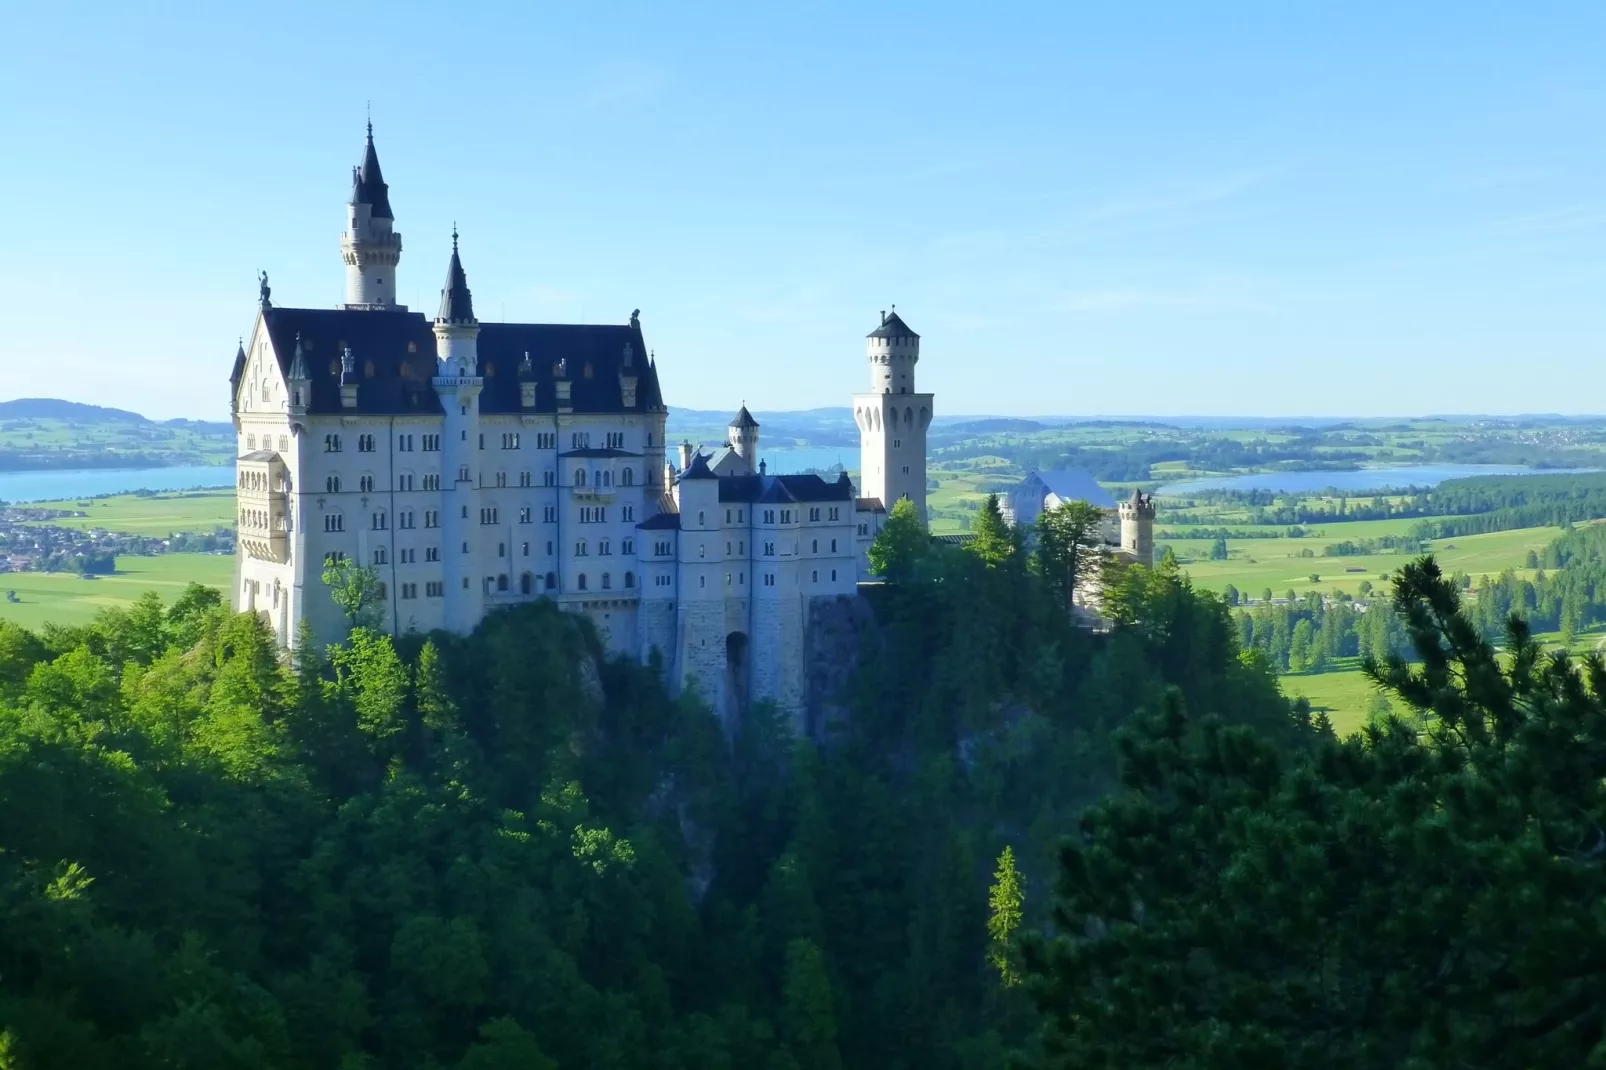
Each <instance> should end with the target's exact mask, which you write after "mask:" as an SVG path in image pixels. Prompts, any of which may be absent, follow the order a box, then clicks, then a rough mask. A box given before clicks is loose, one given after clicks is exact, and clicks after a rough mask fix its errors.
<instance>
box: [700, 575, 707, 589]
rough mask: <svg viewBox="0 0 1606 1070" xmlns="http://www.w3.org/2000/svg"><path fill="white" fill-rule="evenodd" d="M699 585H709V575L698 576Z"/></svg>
mask: <svg viewBox="0 0 1606 1070" xmlns="http://www.w3.org/2000/svg"><path fill="white" fill-rule="evenodd" d="M697 586H699V587H707V586H708V577H707V576H698V577H697Z"/></svg>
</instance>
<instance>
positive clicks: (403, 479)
mask: <svg viewBox="0 0 1606 1070" xmlns="http://www.w3.org/2000/svg"><path fill="white" fill-rule="evenodd" d="M396 489H397V490H412V489H413V474H412V473H411V472H403V473H402V474H401V475H399V476H397V477H396Z"/></svg>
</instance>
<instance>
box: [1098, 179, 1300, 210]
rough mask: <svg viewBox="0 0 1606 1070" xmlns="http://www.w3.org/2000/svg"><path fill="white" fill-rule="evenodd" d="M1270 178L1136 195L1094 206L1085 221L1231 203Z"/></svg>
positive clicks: (1214, 182) (1213, 182)
mask: <svg viewBox="0 0 1606 1070" xmlns="http://www.w3.org/2000/svg"><path fill="white" fill-rule="evenodd" d="M1271 174H1272V172H1270V171H1246V172H1242V173H1240V174H1235V175H1228V176H1225V177H1222V178H1215V179H1210V180H1207V181H1203V182H1199V183H1195V184H1192V185H1186V186H1171V187H1162V188H1152V189H1149V190H1138V191H1133V192H1130V193H1125V194H1122V195H1120V196H1117V197H1112V198H1110V199H1108V200H1105V201H1102V202H1100V203H1097V204H1095V205H1093V206H1092V207H1091V208H1090V209H1088V210H1087V211H1086V212H1085V213H1084V218H1085V219H1088V220H1111V219H1132V218H1151V217H1156V216H1171V215H1176V214H1179V213H1186V212H1188V211H1190V210H1192V209H1196V208H1204V207H1208V206H1210V205H1214V204H1220V203H1221V202H1222V201H1229V200H1232V199H1233V198H1235V197H1238V196H1240V195H1241V194H1244V193H1246V192H1248V191H1249V190H1252V189H1254V188H1255V187H1256V186H1259V185H1262V184H1263V183H1265V182H1266V180H1267V179H1269V178H1270V177H1271Z"/></svg>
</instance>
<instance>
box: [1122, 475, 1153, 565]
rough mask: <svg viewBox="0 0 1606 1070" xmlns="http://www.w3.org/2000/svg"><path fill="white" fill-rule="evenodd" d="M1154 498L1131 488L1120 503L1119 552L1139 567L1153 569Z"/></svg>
mask: <svg viewBox="0 0 1606 1070" xmlns="http://www.w3.org/2000/svg"><path fill="white" fill-rule="evenodd" d="M1154 512H1155V510H1154V497H1153V496H1152V495H1148V494H1144V493H1143V491H1141V490H1139V489H1137V488H1133V490H1132V497H1130V498H1128V499H1127V500H1126V501H1124V502H1122V503H1121V508H1120V513H1121V550H1122V552H1124V553H1126V554H1127V555H1129V556H1130V557H1131V558H1132V559H1133V560H1134V561H1136V562H1137V563H1138V564H1140V565H1147V566H1149V567H1150V568H1153V567H1154Z"/></svg>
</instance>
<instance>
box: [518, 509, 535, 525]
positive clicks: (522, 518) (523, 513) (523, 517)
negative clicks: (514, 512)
mask: <svg viewBox="0 0 1606 1070" xmlns="http://www.w3.org/2000/svg"><path fill="white" fill-rule="evenodd" d="M532 512H534V510H532V509H531V508H530V507H529V506H528V505H526V506H523V507H521V508H520V509H519V523H520V524H528V523H529V522H530V514H531V513H532Z"/></svg>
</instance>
